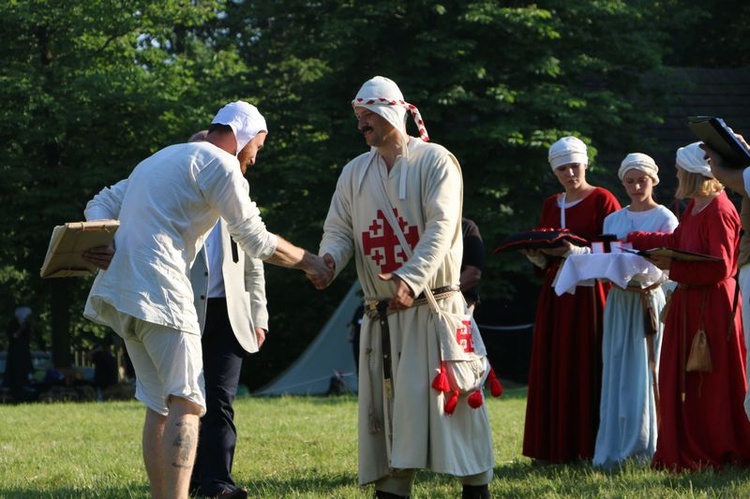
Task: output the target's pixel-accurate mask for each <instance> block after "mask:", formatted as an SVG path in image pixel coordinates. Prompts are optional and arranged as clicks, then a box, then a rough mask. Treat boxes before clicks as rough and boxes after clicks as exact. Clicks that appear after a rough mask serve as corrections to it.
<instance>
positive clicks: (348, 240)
mask: <svg viewBox="0 0 750 499" xmlns="http://www.w3.org/2000/svg"><path fill="white" fill-rule="evenodd" d="M351 177H352V172H351V170H350V169H347V168H344V172H342V174H341V176H340V177H339V180H338V182H337V183H336V191H335V192H334V193H333V197H332V198H331V205H330V207H329V208H328V215H326V220H325V223H324V224H323V238H322V239H321V241H320V248H319V251H318V254H319V255H321V256H322V255H325V254H326V253H328V254H330V255H331V256H332V257H333V260H334V261H335V262H336V275H338V274H339V273H340V272H341V270H343V268H344V267H345V266H346V264H347V263H349V260H350V259H351V258H352V256H353V255H354V234H353V231H354V229H353V222H352V210H351V192H352V184H351V182H352V178H351Z"/></svg>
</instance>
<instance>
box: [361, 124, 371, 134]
mask: <svg viewBox="0 0 750 499" xmlns="http://www.w3.org/2000/svg"><path fill="white" fill-rule="evenodd" d="M359 131H360V133H362V134H365V133H367V132H372V127H371V126H369V125H365V126H363V127H362V128H360V129H359Z"/></svg>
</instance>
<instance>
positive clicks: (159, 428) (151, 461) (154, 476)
mask: <svg viewBox="0 0 750 499" xmlns="http://www.w3.org/2000/svg"><path fill="white" fill-rule="evenodd" d="M166 421H167V417H166V416H162V415H161V414H159V413H157V412H154V411H153V410H151V409H146V421H145V423H144V424H143V462H144V464H145V465H146V474H147V475H148V481H149V483H150V484H151V497H152V498H154V499H157V498H161V497H165V493H164V472H163V471H162V465H161V462H162V457H161V449H162V440H163V438H164V424H165V423H166Z"/></svg>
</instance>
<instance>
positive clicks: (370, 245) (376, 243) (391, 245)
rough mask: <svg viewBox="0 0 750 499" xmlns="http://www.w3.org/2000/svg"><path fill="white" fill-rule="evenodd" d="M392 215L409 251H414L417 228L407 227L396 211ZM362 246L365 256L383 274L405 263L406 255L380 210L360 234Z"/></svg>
mask: <svg viewBox="0 0 750 499" xmlns="http://www.w3.org/2000/svg"><path fill="white" fill-rule="evenodd" d="M393 213H394V215H396V220H397V221H398V225H399V226H400V227H401V230H402V231H403V233H404V236H405V237H406V242H407V243H408V244H409V246H410V247H411V249H414V247H415V246H416V245H417V242H418V241H419V232H418V231H417V227H416V226H415V225H409V224H408V222H406V221H405V220H404V219H403V218H401V217H400V216H399V215H398V210H396V209H394V210H393ZM362 246H363V248H364V250H365V256H369V257H370V258H371V259H372V261H373V262H375V265H377V266H378V267H380V271H381V272H383V273H387V272H393V271H395V270H398V269H399V268H400V267H401V266H402V265H403V264H404V263H405V262H406V254H405V253H404V250H403V248H402V247H401V244H400V243H399V242H398V237H396V234H394V232H393V229H392V228H391V226H390V224H389V223H388V221H387V220H386V218H385V215H384V214H383V212H382V211H381V210H378V213H377V216H376V218H375V219H374V220H373V221H372V223H371V224H370V226H369V227H368V230H367V231H366V232H363V233H362Z"/></svg>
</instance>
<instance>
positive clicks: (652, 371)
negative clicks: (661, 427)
mask: <svg viewBox="0 0 750 499" xmlns="http://www.w3.org/2000/svg"><path fill="white" fill-rule="evenodd" d="M658 173H659V167H658V166H657V165H656V162H655V161H654V160H653V158H651V157H650V156H648V155H646V154H643V153H637V152H636V153H630V154H628V155H627V156H625V159H623V161H622V163H621V164H620V169H619V170H618V172H617V176H618V177H619V179H620V181H621V182H622V185H623V187H624V188H625V191H626V192H627V194H628V197H629V198H630V204H629V205H628V206H626V207H625V208H623V209H621V210H619V211H616V212H614V213H612V214H610V215H608V216H607V218H605V219H604V234H614V235H616V236H617V238H618V239H625V238H626V237H627V235H628V233H629V232H633V231H648V232H665V233H669V232H672V231H673V230H674V229H675V227H677V217H675V216H674V214H673V213H672V212H671V211H669V209H668V208H666V207H664V206H662V205H660V204H658V203H657V202H656V201H655V200H654V197H653V190H654V186H656V185H657V184H658V183H659V174H658ZM664 302H665V299H664V292H663V291H662V289H661V285H660V284H658V283H657V284H654V285H651V286H648V287H646V288H643V287H641V285H640V284H639V283H638V282H632V283H630V284H629V285H628V287H627V288H625V289H623V288H620V287H618V286H612V287H611V288H610V290H609V294H608V295H607V303H606V305H605V307H604V337H603V339H602V365H603V372H602V397H601V406H600V407H601V408H600V411H599V432H598V434H597V436H596V447H595V450H594V459H593V464H594V466H602V467H611V466H613V465H616V464H619V463H621V462H623V461H624V460H625V459H627V458H629V457H634V458H636V459H641V460H647V461H649V462H650V461H651V458H652V457H653V455H654V452H655V451H656V438H657V430H658V425H657V413H656V410H657V407H656V401H657V397H656V393H655V392H654V389H653V387H654V386H655V384H656V366H657V365H658V359H659V346H660V343H661V330H662V326H661V323H660V322H659V320H658V316H659V312H660V311H661V309H662V308H663V307H664ZM654 326H656V327H654Z"/></svg>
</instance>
